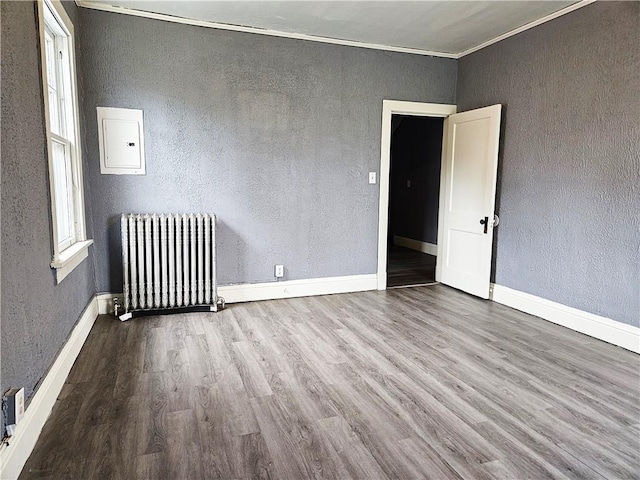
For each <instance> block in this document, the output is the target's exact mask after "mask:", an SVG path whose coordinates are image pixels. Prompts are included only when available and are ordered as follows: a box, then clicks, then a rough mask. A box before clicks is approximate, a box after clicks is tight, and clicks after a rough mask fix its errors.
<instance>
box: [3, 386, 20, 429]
mask: <svg viewBox="0 0 640 480" xmlns="http://www.w3.org/2000/svg"><path fill="white" fill-rule="evenodd" d="M3 401H4V405H3V410H4V411H5V422H6V425H7V431H8V432H9V434H12V433H13V430H14V429H15V426H16V425H17V424H18V422H19V421H20V420H21V419H22V417H23V416H24V388H12V389H11V390H8V391H7V392H6V393H5V394H4V398H3ZM9 427H13V428H9Z"/></svg>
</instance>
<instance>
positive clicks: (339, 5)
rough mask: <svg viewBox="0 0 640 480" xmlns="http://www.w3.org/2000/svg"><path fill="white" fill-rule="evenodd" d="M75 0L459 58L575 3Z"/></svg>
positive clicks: (87, 4) (272, 31)
mask: <svg viewBox="0 0 640 480" xmlns="http://www.w3.org/2000/svg"><path fill="white" fill-rule="evenodd" d="M78 3H79V4H80V5H81V6H86V7H92V6H93V7H97V8H101V9H110V10H113V9H112V8H111V7H125V8H128V9H133V10H137V11H146V12H153V13H156V14H165V15H171V16H174V17H180V18H182V19H191V20H196V21H200V22H213V23H215V24H224V25H218V26H221V27H225V26H240V27H251V28H250V29H260V30H265V32H263V33H267V34H279V33H281V34H284V35H283V36H298V37H300V36H305V35H309V36H314V37H322V38H324V39H334V40H343V41H347V43H352V42H358V43H363V44H368V45H367V46H369V47H374V48H375V47H387V48H386V49H391V50H400V51H402V50H406V49H410V50H415V51H418V52H417V53H419V52H422V53H439V54H444V55H445V56H453V57H457V56H459V55H460V54H462V53H465V52H467V51H469V50H472V49H474V48H476V47H478V46H480V45H483V44H484V43H486V42H490V41H491V40H494V39H496V37H500V36H501V35H503V34H505V33H507V32H511V31H512V30H514V29H518V28H519V27H522V26H524V25H527V24H529V23H531V22H535V21H537V20H539V19H541V18H543V17H546V16H548V15H552V14H554V13H556V12H558V11H561V10H562V9H564V8H566V7H568V6H570V5H572V4H576V3H578V2H577V1H576V0H568V1H555V0H554V1H484V0H476V1H424V0H423V1H419V0H414V1H402V0H399V1H396V0H387V1H367V0H359V1H336V0H333V1H315V0H299V1H271V0H263V1H250V0H236V1H189V0H184V1H150V0H95V1H82V0H79V1H78ZM582 3H584V2H582ZM574 6H576V5H574ZM116 10H120V9H116ZM130 13H134V14H135V13H138V14H139V12H130ZM211 26H215V25H211ZM245 30H246V29H245ZM257 33H259V32H257ZM316 40H320V39H318V38H316ZM332 43H341V42H335V41H334V42H332Z"/></svg>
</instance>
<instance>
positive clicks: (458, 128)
mask: <svg viewBox="0 0 640 480" xmlns="http://www.w3.org/2000/svg"><path fill="white" fill-rule="evenodd" d="M501 111H502V105H500V104H496V105H491V106H488V107H483V108H477V109H475V110H469V111H466V112H463V113H456V106H455V105H441V104H433V103H416V102H401V101H396V100H383V102H382V135H381V142H380V146H381V150H380V197H379V198H380V202H379V208H378V220H379V222H378V270H377V274H376V279H377V287H378V290H385V289H386V288H387V257H388V229H389V224H388V222H389V184H390V177H391V176H390V171H391V132H392V118H393V115H394V114H396V115H410V116H424V117H444V118H446V120H445V121H444V129H443V130H444V132H443V144H442V159H441V174H440V188H439V190H440V200H439V205H438V222H437V231H438V240H437V242H438V243H437V247H436V248H437V250H436V251H437V259H436V272H435V280H436V281H437V282H442V283H444V284H446V285H449V286H451V287H454V288H458V289H459V290H463V291H465V292H467V293H471V294H472V295H475V296H478V297H480V298H489V292H490V275H491V255H492V247H493V231H494V228H495V227H496V226H497V225H498V218H497V215H495V210H494V208H495V195H496V181H497V167H498V147H499V141H500V121H501Z"/></svg>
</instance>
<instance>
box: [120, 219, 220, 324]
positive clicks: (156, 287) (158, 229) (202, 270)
mask: <svg viewBox="0 0 640 480" xmlns="http://www.w3.org/2000/svg"><path fill="white" fill-rule="evenodd" d="M120 227H121V233H122V267H123V268H122V273H123V297H124V298H123V305H122V307H123V308H124V313H123V314H122V315H120V320H127V319H129V318H131V317H132V314H133V313H134V312H145V311H153V310H167V309H177V308H184V309H190V310H209V311H218V309H219V308H223V307H224V299H223V298H222V297H218V296H217V282H216V217H215V215H208V214H197V215H196V214H189V215H187V214H182V215H180V214H161V215H156V214H144V215H140V214H138V215H134V214H129V215H122V216H121V218H120ZM193 307H196V308H193ZM116 315H118V312H116Z"/></svg>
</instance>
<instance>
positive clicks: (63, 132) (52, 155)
mask: <svg viewBox="0 0 640 480" xmlns="http://www.w3.org/2000/svg"><path fill="white" fill-rule="evenodd" d="M38 11H39V19H40V45H41V55H42V84H43V90H44V111H45V123H46V127H47V150H48V156H49V183H50V190H51V217H52V219H53V222H52V223H53V232H52V234H53V261H52V262H51V267H52V268H55V269H56V277H57V280H58V282H60V281H62V279H63V278H64V277H65V276H67V275H68V274H69V273H70V272H71V271H72V270H73V269H74V268H75V267H76V266H77V265H79V264H80V262H82V260H84V259H85V258H86V257H87V249H88V247H89V245H91V243H92V241H91V240H87V239H86V232H85V220H84V198H83V191H82V158H81V155H80V152H81V150H80V137H79V128H78V97H77V91H76V78H75V55H74V42H73V25H72V23H71V21H70V20H69V17H68V16H67V14H66V12H65V11H64V8H63V7H62V5H61V4H60V2H58V1H55V0H40V1H39V2H38Z"/></svg>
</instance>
